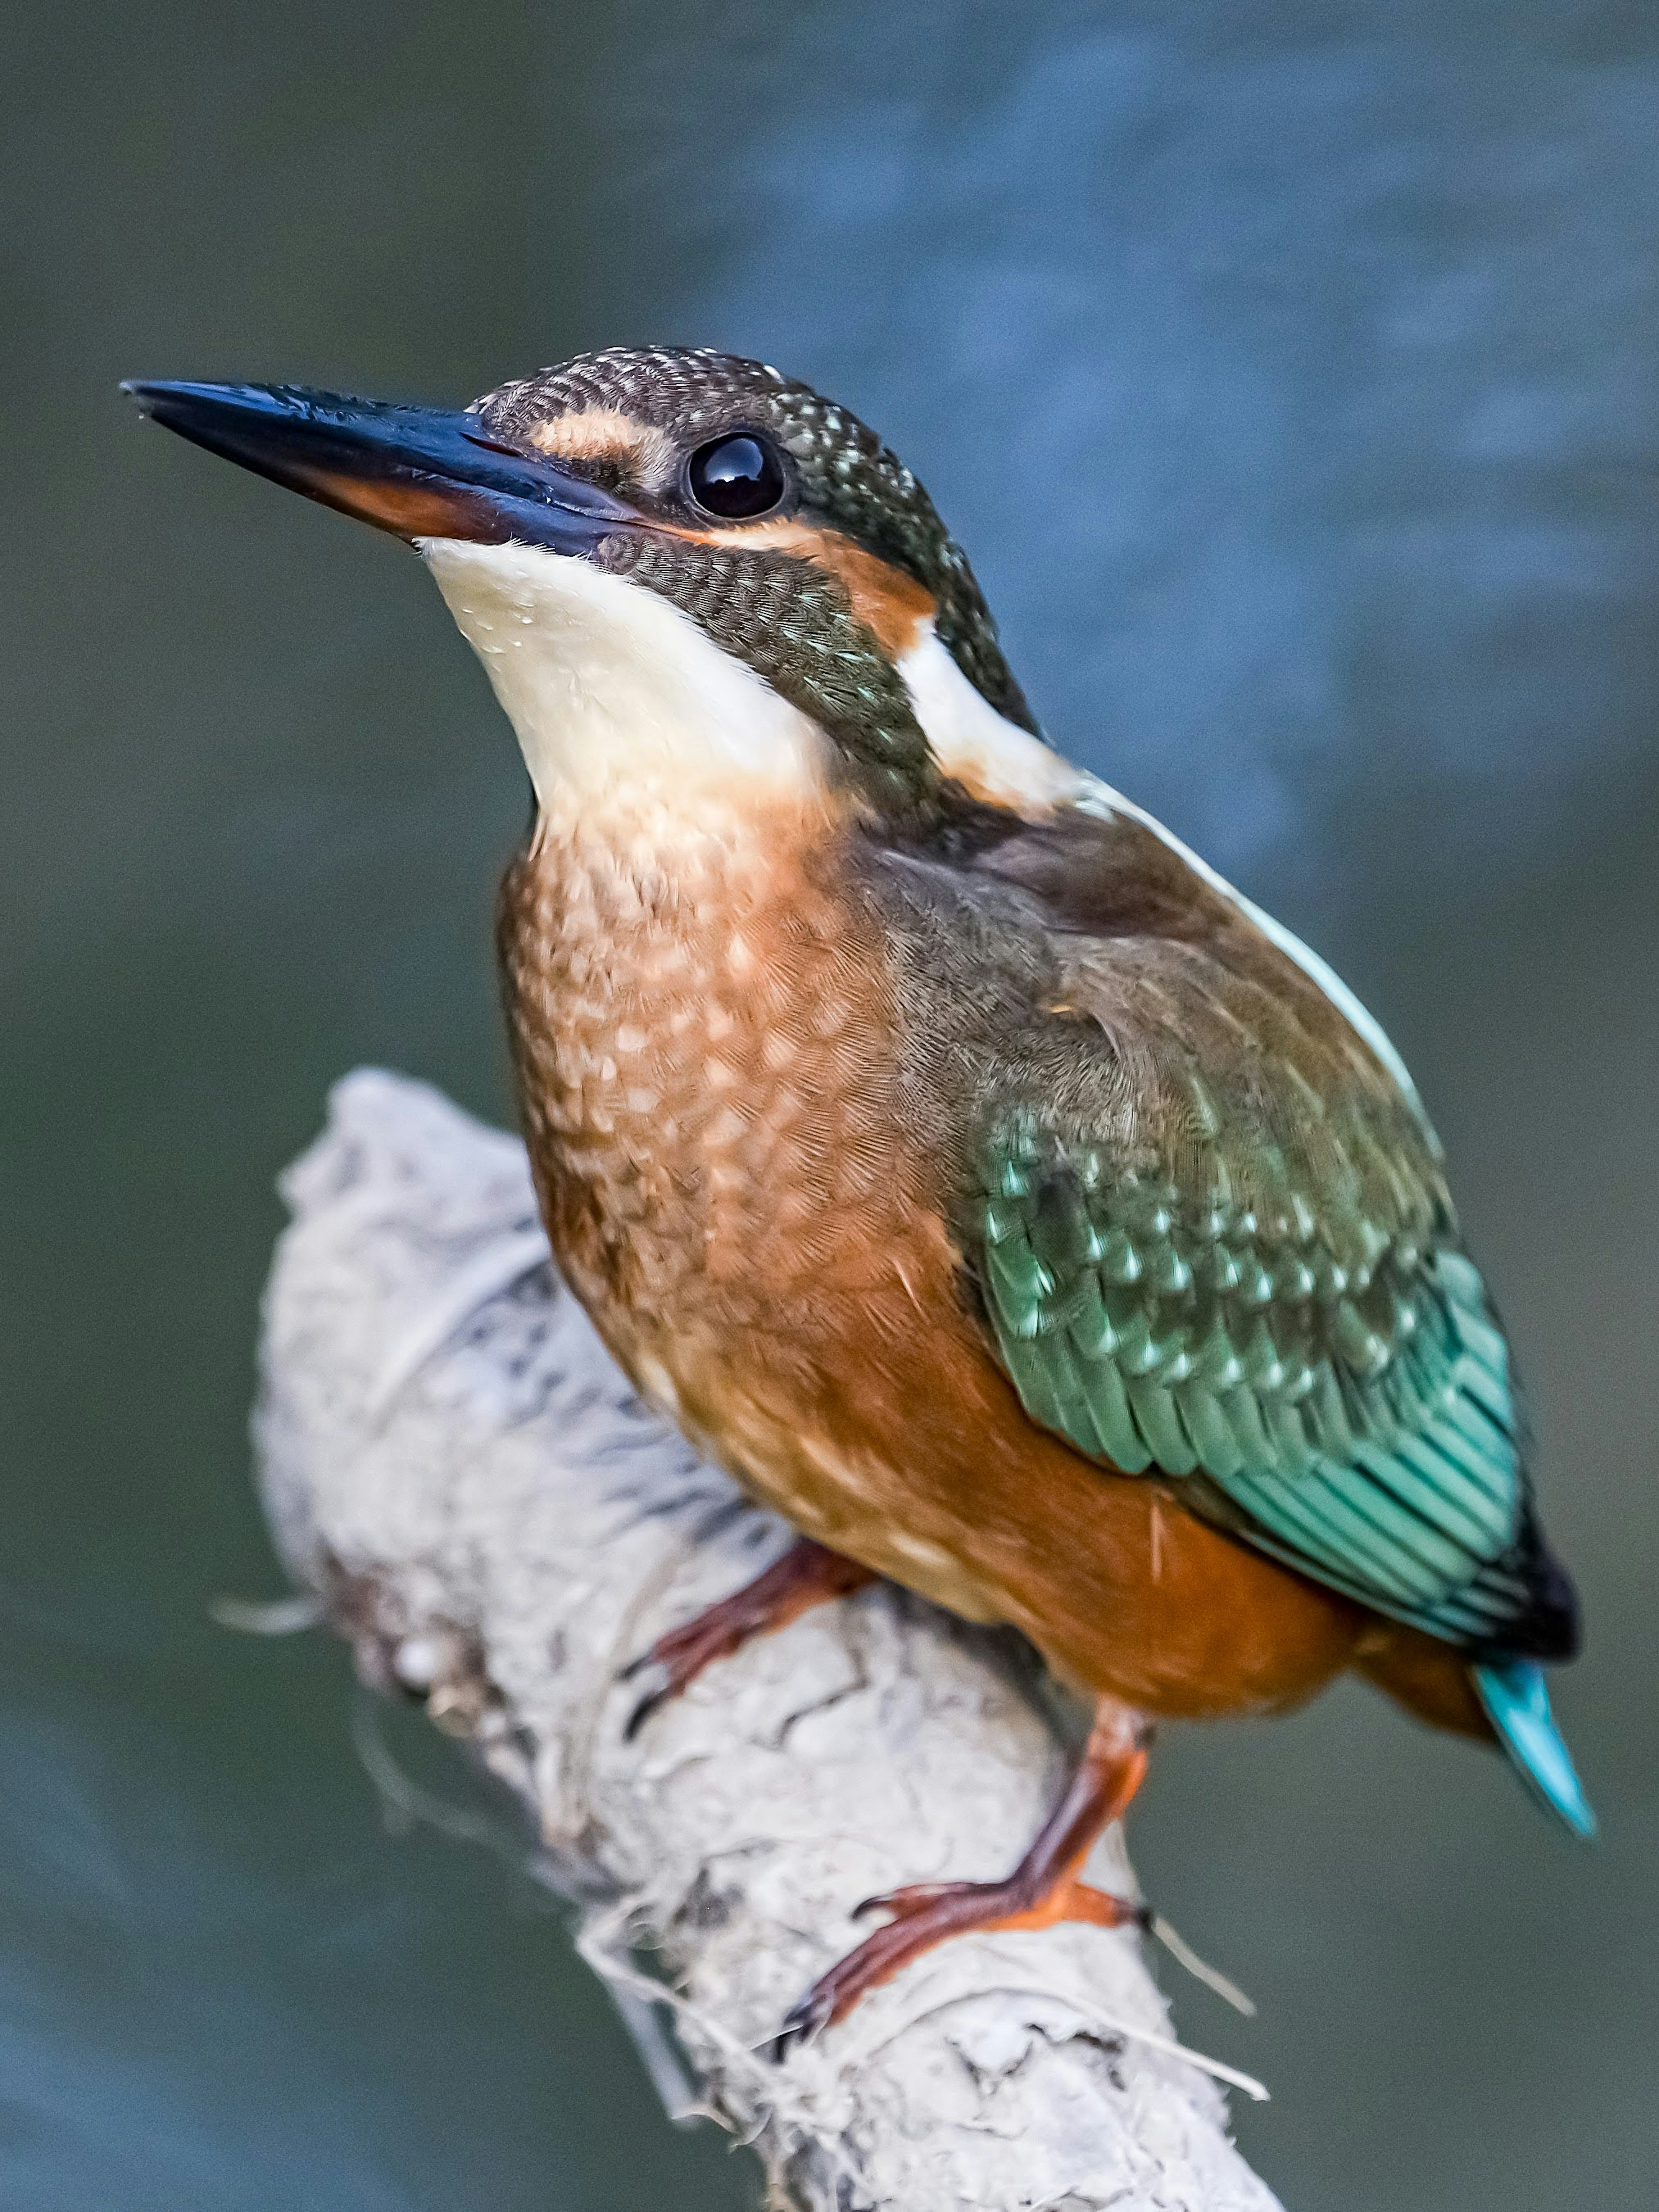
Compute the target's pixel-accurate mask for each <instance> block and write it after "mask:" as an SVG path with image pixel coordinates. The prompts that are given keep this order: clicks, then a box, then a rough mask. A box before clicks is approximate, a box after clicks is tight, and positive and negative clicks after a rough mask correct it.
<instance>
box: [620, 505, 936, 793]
mask: <svg viewBox="0 0 1659 2212" xmlns="http://www.w3.org/2000/svg"><path fill="white" fill-rule="evenodd" d="M597 558H598V560H599V564H600V565H601V566H603V567H605V568H609V569H610V570H611V572H612V573H613V574H620V575H625V576H629V577H632V578H634V579H635V580H636V581H638V582H640V583H641V584H644V585H646V586H648V587H649V588H650V589H651V590H653V591H654V592H658V593H659V595H660V596H661V597H662V598H664V599H670V600H671V601H672V602H673V604H674V605H676V606H678V608H679V609H680V610H681V611H682V612H684V613H685V614H688V615H690V617H691V619H692V620H693V621H694V622H695V623H697V625H698V626H699V628H701V629H703V630H704V631H705V632H706V633H707V634H708V635H709V636H710V637H711V638H713V639H714V642H715V643H716V644H717V645H720V646H721V647H724V648H725V650H726V652H728V653H733V654H735V655H737V656H738V658H739V659H743V660H744V661H746V662H747V663H748V665H749V666H750V668H752V669H753V670H754V671H756V673H757V675H759V676H761V677H763V678H765V680H766V681H767V683H769V684H770V685H771V686H772V688H773V690H775V691H776V692H778V693H779V695H780V696H781V697H783V698H785V699H787V700H788V702H790V704H791V705H792V706H793V707H798V708H799V709H800V711H801V712H802V714H806V715H808V716H810V717H811V720H813V721H815V722H817V724H818V726H820V728H822V729H823V731H825V732H826V733H827V734H828V735H829V738H831V740H832V741H833V743H834V744H835V746H836V756H837V757H838V759H839V761H840V763H841V764H842V769H843V771H844V774H845V775H846V778H847V780H848V781H850V782H851V783H852V784H853V785H854V787H856V788H857V790H858V791H859V793H860V795H861V796H862V797H863V798H864V799H866V801H867V802H868V804H869V805H871V806H872V808H873V809H874V810H875V811H877V812H878V814H879V815H880V816H881V817H883V818H884V819H888V820H894V821H899V822H902V821H906V820H909V819H912V818H915V817H918V816H920V815H921V814H924V813H925V812H926V811H927V808H928V806H929V805H930V803H931V799H932V795H933V793H934V791H935V790H936V788H937V787H938V786H939V781H940V779H939V772H938V770H937V769H936V768H935V766H934V765H933V756H932V755H931V754H930V753H929V751H928V750H927V738H925V737H924V736H923V734H922V731H921V724H920V723H919V722H918V721H917V720H916V717H915V709H914V708H913V707H912V706H911V703H910V695H909V693H908V690H906V689H905V687H904V681H903V678H902V677H901V676H900V675H899V674H898V673H897V671H896V669H895V668H894V666H893V665H892V663H891V662H890V660H889V659H887V657H886V655H885V654H884V653H883V652H882V650H881V647H880V646H879V644H878V642H877V641H876V639H875V637H874V636H873V635H872V633H871V631H870V630H869V629H867V628H866V626H865V624H864V623H861V622H860V620H859V618H858V617H857V616H856V615H855V614H854V612H853V609H852V605H851V602H850V601H849V600H848V596H847V592H846V590H845V588H844V586H842V584H841V583H840V582H838V581H837V580H836V578H835V577H833V576H830V575H826V574H824V572H823V570H822V569H821V568H817V566H816V565H815V564H814V563H813V562H811V561H807V560H803V559H801V558H800V557H799V556H797V555H795V554H793V553H779V552H773V551H770V550H766V549H763V548H760V547H756V546H741V547H731V548H726V547H723V546H720V545H718V544H709V543H708V542H706V541H704V540H702V539H699V538H680V537H675V536H671V535H668V534H666V533H654V532H623V533H622V534H620V535H618V536H617V537H615V538H611V539H610V540H609V541H608V542H607V543H606V544H605V545H604V546H603V547H601V548H600V550H599V554H598V556H597Z"/></svg>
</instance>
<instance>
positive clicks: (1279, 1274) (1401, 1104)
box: [957, 802, 1570, 1650]
mask: <svg viewBox="0 0 1659 2212" xmlns="http://www.w3.org/2000/svg"><path fill="white" fill-rule="evenodd" d="M975 872H976V873H978V875H979V876H980V878H981V881H983V882H987V883H989V884H994V885H995V886H996V889H997V892H998V895H999V896H1005V897H1012V898H1013V899H1015V900H1016V901H1018V903H1019V906H1020V908H1021V909H1022V910H1023V912H1024V914H1025V915H1026V916H1027V917H1028V920H1035V921H1036V922H1037V923H1038V926H1039V927H1040V928H1041V931H1042V936H1043V938H1044V939H1045V940H1046V943H1047V945H1048V952H1049V961H1048V964H1047V969H1046V981H1045V984H1044V989H1045V990H1046V992H1047V994H1048V1003H1047V1004H1046V1005H1044V1006H1042V1007H1040V1008H1037V1009H1035V1010H1034V1012H1033V1018H1032V1020H1031V1021H1030V1023H1029V1024H1027V1026H1026V1029H1025V1030H1024V1034H1023V1036H1022V1037H1021V1039H1020V1041H1019V1042H1017V1043H1015V1044H1014V1045H1012V1046H1011V1047H1010V1048H1007V1049H1006V1050H1005V1051H1003V1052H1001V1053H1000V1054H997V1055H996V1056H994V1058H991V1059H989V1060H987V1062H986V1063H985V1064H984V1065H983V1066H982V1069H981V1075H980V1079H979V1081H978V1083H977V1085H976V1097H975V1108H974V1112H973V1115H972V1136H971V1139H970V1141H969V1152H968V1153H967V1155H966V1157H965V1158H964V1160H963V1170H962V1188H963V1203H962V1207H961V1211H960V1213H959V1216H958V1221H957V1231H958V1234H959V1236H960V1238H961V1241H962V1243H963V1249H964V1252H965V1254H966V1255H967V1259H968V1263H969V1268H970V1271H971V1273H973V1275H974V1276H975V1279H976V1281H977V1284H978V1286H979V1290H980V1293H981V1298H982V1302H983V1305H984V1309H985V1312H986V1315H987V1321H988V1324H989V1329H990V1333H991V1335H992V1337H993V1339H994V1343H995V1346H996V1349H997V1351H998V1352H999V1354H1000V1358H1001V1361H1002V1363H1003V1364H1004V1366H1005V1367H1006V1370H1007V1372H1008V1374H1009V1376H1010V1377H1011V1378H1012V1382H1013V1383H1014V1385H1015V1387H1016V1389H1018V1393H1019V1395H1020V1398H1021V1400H1022V1401H1023V1403H1024V1407H1025V1409H1026V1411H1027V1413H1029V1414H1030V1416H1031V1418H1032V1419H1034V1420H1036V1421H1038V1422H1041V1423H1042V1425H1045V1426H1046V1427H1048V1428H1050V1429H1053V1430H1055V1431H1058V1432H1059V1433H1060V1435H1062V1436H1063V1437H1066V1438H1067V1440H1068V1441H1069V1442H1070V1443H1073V1445H1075V1446H1076V1447H1077V1448H1078V1449H1079V1450H1080V1451H1083V1452H1085V1453H1086V1454H1089V1455H1091V1456H1093V1457H1095V1458H1097V1459H1098V1460H1099V1461H1101V1462H1103V1463H1107V1464H1109V1466H1111V1467H1112V1468H1116V1469H1118V1470H1120V1471H1121V1472H1123V1473H1125V1474H1139V1473H1141V1472H1144V1471H1154V1472H1157V1473H1159V1474H1162V1475H1164V1476H1165V1477H1168V1478H1170V1479H1171V1480H1172V1481H1174V1482H1175V1483H1176V1486H1178V1488H1179V1489H1180V1490H1181V1491H1182V1492H1183V1493H1184V1494H1185V1495H1186V1496H1187V1497H1188V1498H1189V1500H1190V1501H1191V1502H1192V1503H1193V1504H1194V1506H1195V1508H1196V1509H1197V1510H1200V1511H1203V1512H1206V1513H1209V1514H1212V1515H1213V1516H1217V1517H1218V1518H1220V1519H1221V1520H1223V1521H1224V1522H1226V1523H1228V1524H1229V1525H1231V1527H1232V1528H1234V1529H1235V1530H1236V1532H1237V1534H1240V1535H1242V1536H1243V1537H1245V1538H1246V1539H1248V1540H1249V1541H1250V1542H1252V1543H1254V1544H1255V1545H1257V1546H1258V1547H1261V1548H1262V1549H1264V1550H1266V1551H1267V1552H1269V1553H1273V1554H1274V1555H1275V1556H1277V1557H1278V1558H1279V1559H1283V1560H1285V1561H1286V1562H1288V1563H1290V1564H1291V1565H1295V1566H1296V1567H1297V1568H1299V1569H1300V1570H1302V1571H1304V1572H1305V1573H1307V1574H1309V1575H1311V1576H1313V1577H1316V1578H1317V1579H1319V1580H1321V1581H1322V1582H1324V1583H1328V1584H1329V1585H1331V1586H1333V1587H1334V1588H1335V1589H1340V1590H1342V1591H1345V1592H1346V1593H1348V1594H1349V1595H1352V1596H1355V1597H1358V1598H1359V1599H1361V1600H1363V1601H1364V1602H1366V1603H1367V1604H1370V1605H1371V1606H1374V1607H1376V1608H1378V1609H1379V1610H1381V1611H1383V1612H1386V1613H1390V1614H1393V1615H1395V1616H1396V1617H1398V1618H1400V1619H1401V1620H1407V1621H1411V1622H1413V1623H1416V1624H1418V1625H1419V1626H1422V1627H1424V1628H1426V1629H1428V1630H1430V1631H1431V1632H1434V1633H1435V1634H1437V1635H1440V1636H1443V1637H1446V1638H1449V1639H1451V1640H1453V1641H1455V1642H1457V1643H1459V1644H1467V1645H1468V1646H1470V1647H1472V1648H1475V1649H1477V1650H1479V1649H1481V1648H1490V1649H1495V1650H1547V1649H1553V1648H1554V1647H1555V1646H1557V1645H1559V1644H1560V1643H1561V1641H1562V1639H1563V1638H1564V1637H1565V1636H1569V1635H1570V1629H1569V1628H1565V1627H1564V1626H1563V1625H1562V1623H1561V1621H1560V1620H1559V1618H1558V1617H1557V1616H1558V1614H1559V1591H1556V1592H1552V1590H1551V1588H1550V1583H1551V1581H1552V1574H1551V1570H1550V1568H1549V1564H1548V1562H1547V1557H1546V1556H1545V1555H1543V1554H1542V1553H1541V1546H1540V1541H1539V1539H1538V1536H1537V1532H1536V1528H1535V1525H1534V1522H1533V1519H1532V1516H1531V1511H1530V1507H1529V1503H1528V1480H1527V1475H1526V1470H1525V1465H1524V1456H1523V1434H1522V1422H1521V1419H1520V1417H1519V1414H1518V1413H1517V1408H1516V1398H1515V1394H1514V1390H1513V1388H1512V1383H1511V1376H1510V1355H1509V1351H1508V1347H1507V1346H1506V1344H1505V1341H1504V1335H1503V1332H1502V1330H1501V1328H1499V1326H1498V1322H1497V1320H1496V1318H1495V1316H1494V1315H1493V1312H1492V1305H1491V1303H1490V1301H1489V1299H1488V1297H1487V1293H1486V1286H1485V1285H1484V1284H1483V1282H1482V1280H1481V1278H1480V1273H1478V1272H1477V1270H1476V1268H1475V1267H1474V1265H1473V1263H1472V1262H1471V1261H1469V1259H1468V1257H1467V1255H1465V1253H1464V1252H1463V1250H1462V1248H1461V1245H1460V1243H1459V1239H1458V1234H1457V1229H1456V1225H1455V1218H1454V1216H1453V1212H1452V1208H1451V1204H1450V1200H1449V1195H1448V1193H1447V1189H1446V1184H1445V1179H1444V1176H1443V1170H1442V1165H1441V1156H1440V1148H1439V1146H1438V1143H1437V1139H1436V1138H1435V1136H1434V1133H1433V1131H1432V1130H1431V1127H1430V1126H1429V1124H1428V1121H1427V1120H1426V1119H1425V1115H1424V1113H1423V1109H1422V1107H1421V1105H1420V1103H1419V1101H1418V1098H1417V1096H1416V1093H1415V1091H1414V1090H1413V1088H1412V1086H1411V1083H1410V1079H1409V1077H1408V1076H1407V1074H1406V1073H1405V1070H1404V1068H1403V1066H1401V1064H1400V1062H1399V1060H1398V1057H1397V1055H1395V1054H1394V1052H1393V1049H1392V1048H1391V1047H1390V1046H1389V1044H1388V1042H1387V1040H1386V1039H1385V1038H1384V1037H1383V1036H1382V1034H1381V1032H1380V1031H1379V1030H1376V1026H1375V1024H1373V1023H1371V1022H1370V1018H1369V1017H1368V1016H1367V1015H1366V1014H1365V1013H1364V1010H1363V1009H1361V1008H1360V1007H1359V1006H1358V1004H1357V1002H1355V1001H1353V1000H1352V999H1351V998H1350V997H1349V995H1348V994H1346V991H1345V990H1344V988H1343V987H1342V986H1341V985H1340V983H1339V982H1338V981H1337V980H1336V978H1335V977H1334V976H1333V975H1330V974H1329V972H1328V970H1326V969H1324V968H1323V967H1322V963H1319V962H1318V961H1317V960H1316V959H1315V958H1314V957H1313V956H1312V955H1311V954H1310V953H1308V952H1307V951H1306V950H1305V948H1304V947H1301V946H1300V945H1297V943H1296V941H1295V940H1294V939H1291V938H1289V936H1288V934H1287V933H1283V932H1280V931H1279V930H1278V929H1277V927H1276V926H1275V925H1273V924H1272V923H1270V922H1268V921H1267V919H1266V917H1265V916H1261V915H1258V914H1257V913H1256V911H1255V909H1254V908H1250V907H1249V905H1248V904H1247V903H1246V902H1243V900H1241V899H1239V898H1238V897H1237V895H1236V894H1232V893H1231V892H1230V891H1229V890H1227V887H1226V886H1225V885H1223V884H1220V883H1219V882H1218V879H1215V878H1212V877H1210V876H1209V875H1208V873H1207V872H1206V871H1203V870H1202V869H1201V867H1200V864H1198V863H1196V862H1194V860H1192V858H1191V856H1190V855H1188V854H1185V853H1184V851H1183V850H1182V848H1179V847H1176V846H1174V845H1173V843H1172V842H1171V841H1169V840H1168V839H1166V838H1165V837H1164V834H1163V833H1162V832H1160V831H1158V829H1156V827H1155V825H1152V824H1151V823H1148V822H1146V820H1145V818H1144V817H1139V816H1137V815H1136V814H1134V813H1133V811H1132V810H1127V809H1121V810H1118V809H1114V808H1113V807H1112V806H1110V805H1108V804H1106V803H1104V802H1097V805H1095V807H1094V808H1092V809H1089V810H1085V812H1084V813H1083V814H1081V815H1079V817H1077V818H1075V819H1072V820H1067V821H1063V822H1062V823H1060V824H1059V825H1057V826H1051V827H1050V828H1048V829H1040V828H1028V829H1024V830H1023V831H1022V832H1021V833H1020V834H1018V836H1013V837H1012V838H1008V839H1006V840H1004V841H1003V842H1000V843H999V844H997V845H995V846H994V848H993V849H991V850H989V851H987V853H986V854H983V855H982V856H981V857H979V858H978V859H977V860H976V861H975Z"/></svg>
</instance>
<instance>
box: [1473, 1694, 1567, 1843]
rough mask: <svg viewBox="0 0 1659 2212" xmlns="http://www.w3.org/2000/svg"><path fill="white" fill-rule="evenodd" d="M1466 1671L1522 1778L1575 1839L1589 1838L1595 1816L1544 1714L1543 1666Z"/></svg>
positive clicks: (1556, 1730)
mask: <svg viewBox="0 0 1659 2212" xmlns="http://www.w3.org/2000/svg"><path fill="white" fill-rule="evenodd" d="M1470 1671H1471V1673H1472V1674H1473V1675H1474V1686H1475V1688H1476V1689H1477V1690H1478V1691H1479V1692H1480V1702H1481V1704H1482V1705H1484V1706H1485V1707H1486V1717H1487V1718H1488V1719H1489V1720H1490V1721H1491V1723H1492V1726H1493V1728H1494V1729H1496V1730H1497V1731H1498V1741H1499V1742H1500V1743H1501V1744H1502V1745H1503V1747H1504V1750H1505V1751H1506V1752H1508V1753H1509V1755H1510V1758H1511V1759H1513V1760H1514V1762H1515V1764H1516V1766H1517V1767H1518V1768H1519V1769H1520V1772H1521V1778H1522V1781H1523V1782H1525V1784H1527V1786H1528V1789H1529V1790H1531V1791H1532V1793H1533V1795H1534V1796H1535V1797H1536V1798H1537V1799H1538V1800H1539V1802H1541V1804H1544V1805H1547V1806H1548V1808H1549V1809H1550V1810H1551V1812H1552V1813H1554V1814H1557V1815H1558V1816H1559V1819H1561V1820H1564V1821H1565V1823H1566V1825H1567V1826H1568V1827H1569V1828H1571V1831H1572V1832H1573V1834H1574V1835H1575V1836H1583V1837H1585V1838H1589V1837H1591V1836H1593V1835H1594V1834H1595V1814H1594V1813H1593V1812H1592V1811H1591V1810H1590V1802H1589V1798H1588V1797H1586V1796H1585V1795H1584V1789H1583V1784H1582V1783H1581V1782H1580V1781H1579V1779H1578V1775H1577V1769H1576V1768H1575V1767H1574V1765H1573V1763H1572V1753H1571V1752H1570V1751H1569V1750H1568V1749H1567V1747H1566V1743H1565V1740H1564V1739H1563V1737H1562V1735H1561V1731H1560V1729H1559V1728H1557V1726H1556V1725H1555V1721H1554V1717H1553V1715H1552V1713H1551V1711H1550V1693H1549V1692H1548V1690H1547V1689H1546V1688H1545V1686H1544V1670H1543V1668H1541V1666H1539V1664H1538V1663H1537V1662H1536V1661H1535V1660H1533V1659H1503V1660H1498V1661H1497V1662H1494V1663H1493V1664H1492V1665H1490V1666H1484V1667H1475V1668H1471V1670H1470Z"/></svg>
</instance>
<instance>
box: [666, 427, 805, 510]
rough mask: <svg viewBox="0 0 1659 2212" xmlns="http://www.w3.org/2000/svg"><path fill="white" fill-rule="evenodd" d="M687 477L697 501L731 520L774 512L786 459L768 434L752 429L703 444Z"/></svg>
mask: <svg viewBox="0 0 1659 2212" xmlns="http://www.w3.org/2000/svg"><path fill="white" fill-rule="evenodd" d="M685 479H686V482H687V483H688V484H689V485H690V488H691V496H692V498H693V499H695V500H696V502H697V505H698V506H699V507H705V508H707V510H708V513H710V514H718V515H721V516H723V517H724V518H725V519H726V521H728V522H747V521H749V520H751V519H752V518H753V517H754V516H756V515H757V514H770V513H771V512H772V509H773V508H774V507H775V506H776V505H777V503H778V501H780V500H781V498H782V497H783V463H782V462H781V460H780V459H779V458H778V456H777V453H776V452H775V450H774V448H773V447H770V446H769V445H768V443H767V442H766V441H765V439H764V438H757V437H756V436H754V435H753V434H752V433H751V432H750V431H748V430H738V431H736V432H734V433H733V435H732V436H730V437H726V438H714V439H713V440H711V441H710V442H709V443H708V445H706V446H699V447H698V448H697V450H696V453H693V454H692V456H691V459H690V463H689V464H688V465H687V467H686V471H685Z"/></svg>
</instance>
